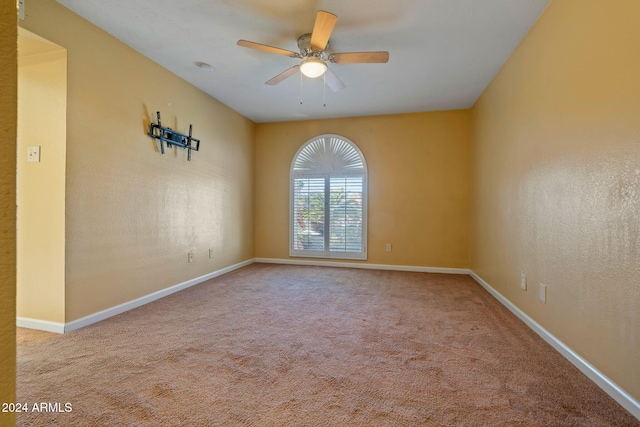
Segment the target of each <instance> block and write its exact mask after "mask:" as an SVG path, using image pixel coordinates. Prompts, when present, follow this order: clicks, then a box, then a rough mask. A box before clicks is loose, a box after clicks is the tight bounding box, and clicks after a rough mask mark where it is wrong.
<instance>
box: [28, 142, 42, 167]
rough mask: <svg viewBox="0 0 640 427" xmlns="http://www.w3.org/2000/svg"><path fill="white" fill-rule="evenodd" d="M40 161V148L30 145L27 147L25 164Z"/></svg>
mask: <svg viewBox="0 0 640 427" xmlns="http://www.w3.org/2000/svg"><path fill="white" fill-rule="evenodd" d="M39 161H40V146H39V145H32V146H30V147H27V162H29V163H37V162H39Z"/></svg>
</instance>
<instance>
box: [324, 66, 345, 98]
mask: <svg viewBox="0 0 640 427" xmlns="http://www.w3.org/2000/svg"><path fill="white" fill-rule="evenodd" d="M324 74H325V81H326V82H327V85H328V86H329V87H330V88H331V90H332V91H334V92H338V91H339V90H342V89H344V83H342V80H340V79H339V78H338V76H336V75H335V74H334V73H333V71H331V70H330V69H329V68H327V71H325V72H324Z"/></svg>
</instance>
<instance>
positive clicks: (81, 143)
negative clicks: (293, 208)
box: [20, 0, 255, 322]
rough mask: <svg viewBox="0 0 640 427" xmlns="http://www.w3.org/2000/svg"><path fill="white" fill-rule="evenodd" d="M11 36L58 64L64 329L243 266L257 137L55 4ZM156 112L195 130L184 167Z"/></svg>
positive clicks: (36, 2) (250, 127)
mask: <svg viewBox="0 0 640 427" xmlns="http://www.w3.org/2000/svg"><path fill="white" fill-rule="evenodd" d="M20 25H21V26H22V27H24V28H26V29H27V30H29V31H32V32H34V33H36V34H38V35H40V36H42V37H44V38H46V39H48V40H50V41H52V42H53V43H56V44H58V45H60V46H62V47H63V48H65V49H66V50H67V52H68V63H67V66H68V93H67V154H66V166H67V172H66V222H65V229H66V233H65V234H66V253H65V258H66V265H65V276H66V284H65V286H66V288H65V311H66V314H65V321H66V322H69V321H73V320H76V319H78V318H81V317H84V316H87V315H89V314H93V313H95V312H98V311H100V310H104V309H107V308H110V307H113V306H115V305H118V304H121V303H124V302H127V301H130V300H132V299H135V298H138V297H141V296H145V295H148V294H150V293H152V292H155V291H158V290H161V289H164V288H167V287H169V286H172V285H175V284H178V283H182V282H184V281H186V280H189V279H192V278H195V277H199V276H202V275H204V274H207V273H210V272H212V271H215V270H218V269H220V268H223V267H226V266H229V265H233V264H236V263H238V262H242V261H245V260H247V259H251V258H253V256H254V252H253V249H254V241H253V234H254V233H253V214H252V213H253V198H254V194H253V192H254V188H253V186H254V184H253V183H254V176H253V170H254V130H255V129H254V127H255V125H254V124H253V123H252V122H251V121H249V120H248V119H246V118H244V117H243V116H241V115H239V114H238V113H236V112H234V111H232V110H231V109H229V108H228V107H226V106H224V105H222V104H221V103H219V102H218V101H216V100H214V99H213V98H211V97H209V96H207V95H206V94H204V93H203V92H201V91H199V90H198V89H196V88H195V87H193V86H191V85H190V84H188V83H186V82H185V81H183V80H181V79H180V78H178V77H176V76H175V75H173V74H172V73H170V72H169V71H167V70H165V69H163V68H162V67H160V66H159V65H157V64H155V63H153V62H152V61H150V60H149V59H147V58H145V57H143V56H142V55H140V54H139V53H137V52H135V51H134V50H132V49H131V48H129V47H127V46H126V45H124V44H123V43H121V42H119V41H118V40H116V39H115V38H113V37H111V36H109V35H108V34H107V33H105V32H103V31H102V30H100V29H98V28H97V27H95V26H93V25H92V24H90V23H89V22H87V21H85V20H84V19H82V18H80V17H78V16H77V15H75V14H74V13H72V12H71V11H69V10H68V9H66V8H64V7H63V6H61V5H59V4H58V3H56V2H55V1H54V0H33V1H31V2H29V4H28V7H27V16H26V19H25V20H24V21H21V22H20ZM156 111H160V112H161V113H162V119H163V124H164V125H165V126H171V127H173V128H174V129H176V130H178V131H182V132H187V131H188V126H189V124H190V123H192V124H193V135H194V136H195V137H196V138H199V139H201V141H202V142H201V151H199V152H193V153H192V161H191V162H188V161H187V157H186V156H187V154H186V151H184V150H177V149H175V148H174V149H172V150H169V151H168V152H167V154H165V155H164V156H163V155H160V154H159V152H158V149H157V144H155V142H154V140H152V139H151V138H149V137H148V136H147V135H146V132H147V126H148V124H149V122H150V121H151V120H155V112H156ZM210 248H212V249H214V257H213V258H209V256H208V251H209V249H210ZM190 250H191V251H194V253H195V262H193V263H188V262H187V253H188V252H189V251H190Z"/></svg>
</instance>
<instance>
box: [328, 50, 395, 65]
mask: <svg viewBox="0 0 640 427" xmlns="http://www.w3.org/2000/svg"><path fill="white" fill-rule="evenodd" d="M329 60H330V61H331V62H333V63H334V64H383V63H385V62H387V61H389V52H386V51H382V52H346V53H332V54H331V55H330V56H329Z"/></svg>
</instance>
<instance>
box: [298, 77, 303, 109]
mask: <svg viewBox="0 0 640 427" xmlns="http://www.w3.org/2000/svg"><path fill="white" fill-rule="evenodd" d="M298 74H300V105H302V72H300V73H298Z"/></svg>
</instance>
